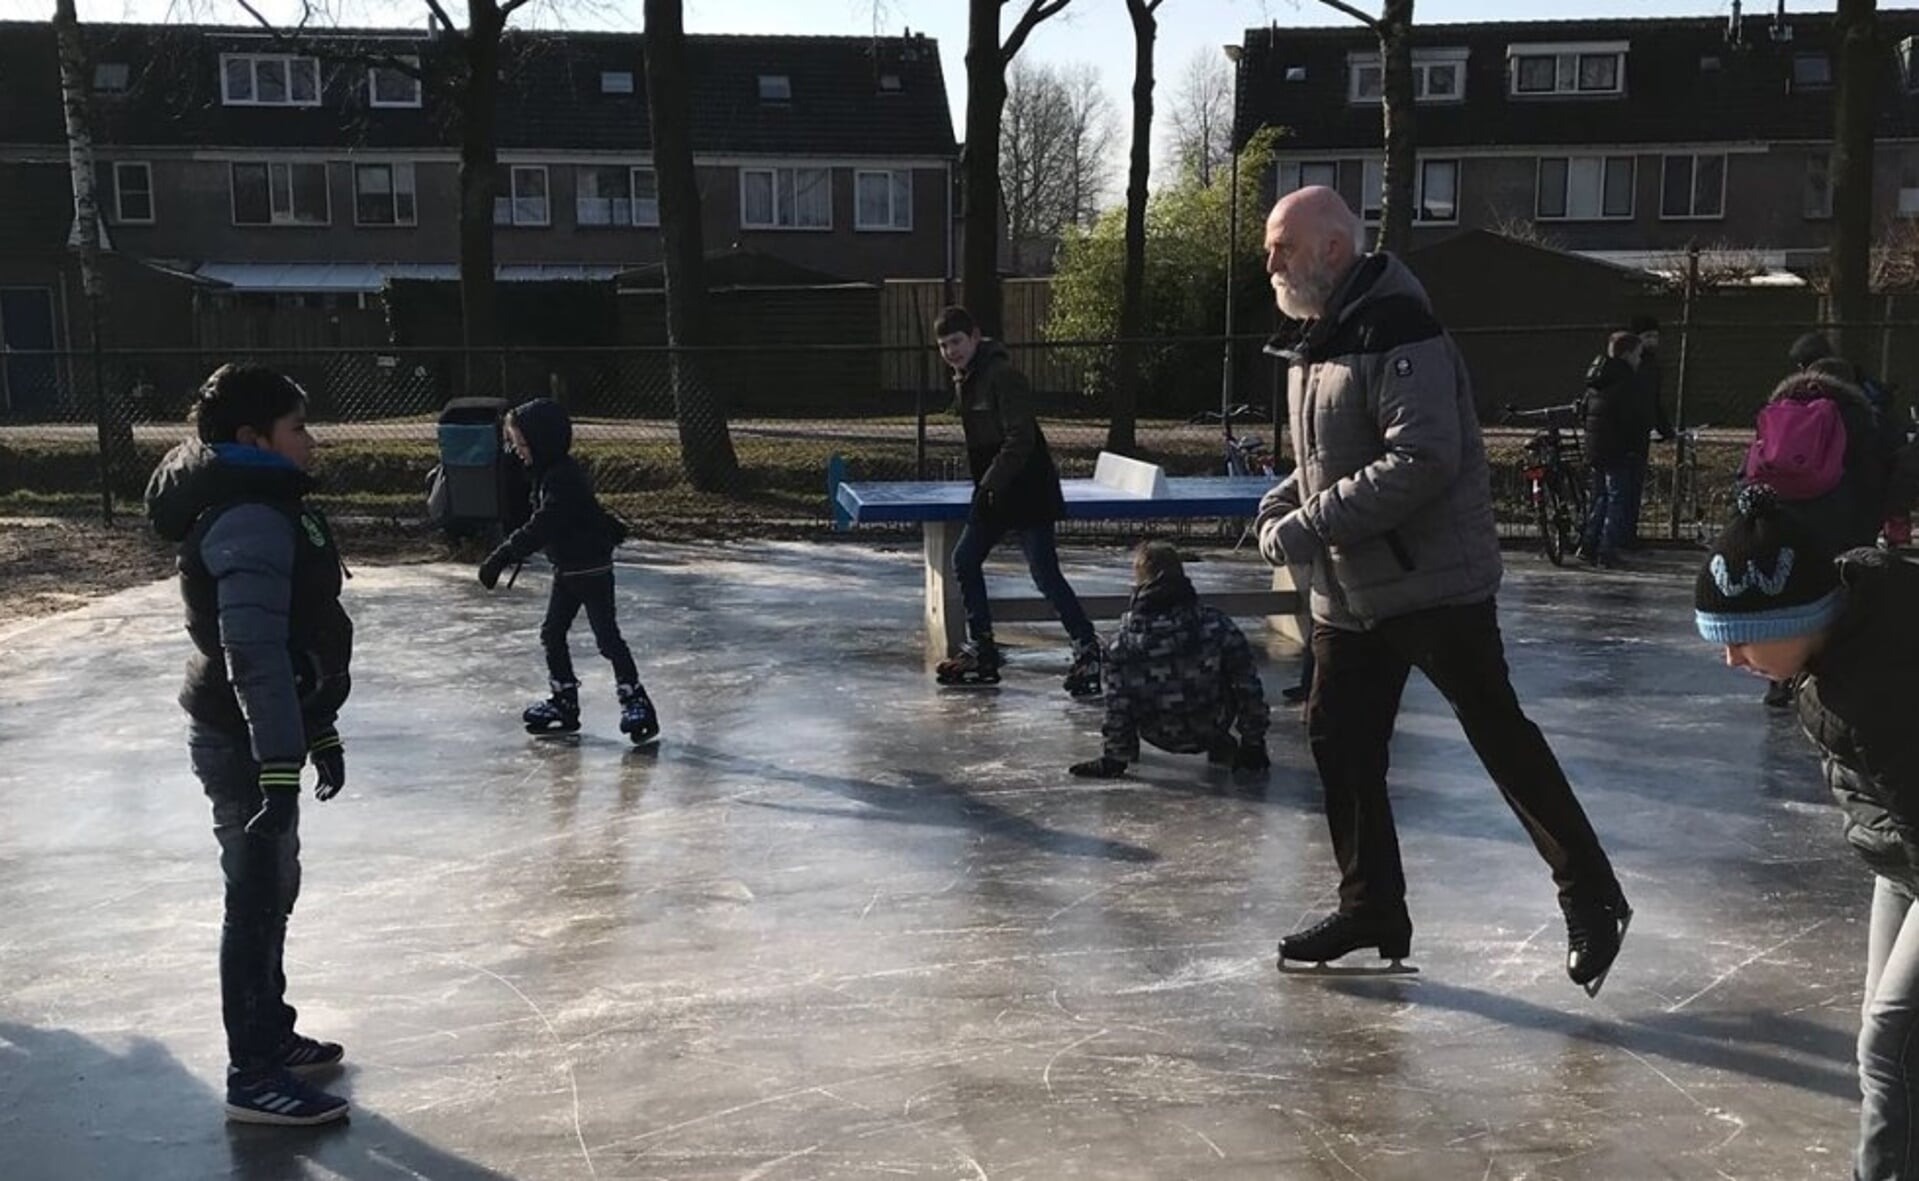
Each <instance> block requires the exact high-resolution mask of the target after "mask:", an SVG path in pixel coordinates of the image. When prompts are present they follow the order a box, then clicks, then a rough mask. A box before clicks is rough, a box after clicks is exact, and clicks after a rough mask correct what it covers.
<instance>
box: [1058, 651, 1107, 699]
mask: <svg viewBox="0 0 1919 1181" xmlns="http://www.w3.org/2000/svg"><path fill="white" fill-rule="evenodd" d="M1103 658H1104V653H1102V652H1101V650H1100V646H1099V641H1098V640H1096V639H1095V640H1086V641H1084V642H1075V643H1074V644H1073V667H1071V668H1069V669H1067V670H1066V691H1067V692H1068V693H1070V694H1072V695H1073V696H1074V697H1098V696H1099V695H1100V677H1099V674H1100V664H1101V663H1102V660H1103Z"/></svg>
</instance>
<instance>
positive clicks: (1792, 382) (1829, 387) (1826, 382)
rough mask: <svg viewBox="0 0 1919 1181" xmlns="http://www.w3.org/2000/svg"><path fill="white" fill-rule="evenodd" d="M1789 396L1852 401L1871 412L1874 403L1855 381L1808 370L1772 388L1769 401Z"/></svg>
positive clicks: (1857, 406) (1853, 403) (1852, 403)
mask: <svg viewBox="0 0 1919 1181" xmlns="http://www.w3.org/2000/svg"><path fill="white" fill-rule="evenodd" d="M1789 397H1800V398H1805V397H1824V398H1831V399H1833V400H1834V401H1836V402H1839V403H1841V404H1846V403H1850V404H1851V405H1852V406H1854V407H1856V408H1857V409H1859V410H1862V411H1865V412H1867V413H1871V411H1872V403H1871V402H1869V401H1867V400H1866V393H1865V391H1864V390H1862V389H1860V388H1859V387H1858V386H1856V385H1854V384H1853V383H1851V382H1849V381H1846V380H1845V379H1844V378H1841V377H1839V376H1837V375H1836V374H1832V373H1820V372H1818V371H1815V370H1810V369H1809V370H1806V371H1805V372H1803V373H1794V374H1791V375H1789V376H1788V377H1786V379H1785V380H1783V381H1781V382H1780V383H1779V384H1778V385H1776V386H1774V387H1773V389H1772V397H1770V398H1768V399H1766V401H1767V402H1768V403H1771V402H1777V401H1779V400H1781V399H1783V398H1789Z"/></svg>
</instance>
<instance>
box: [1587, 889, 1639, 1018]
mask: <svg viewBox="0 0 1919 1181" xmlns="http://www.w3.org/2000/svg"><path fill="white" fill-rule="evenodd" d="M1631 929H1632V908H1631V907H1630V906H1629V907H1627V908H1626V913H1625V914H1623V915H1621V916H1620V918H1619V951H1616V952H1614V953H1613V957H1612V963H1610V964H1607V965H1606V970H1605V971H1604V972H1601V973H1600V974H1599V975H1597V976H1594V977H1593V978H1592V979H1591V980H1588V981H1586V983H1584V984H1582V985H1580V986H1579V987H1581V988H1583V989H1585V990H1586V995H1587V997H1589V998H1590V997H1596V996H1598V995H1599V990H1600V989H1602V988H1604V987H1605V986H1606V977H1608V976H1610V975H1612V970H1613V968H1615V967H1616V966H1618V964H1619V956H1620V953H1621V952H1624V951H1625V950H1626V932H1627V931H1629V930H1631Z"/></svg>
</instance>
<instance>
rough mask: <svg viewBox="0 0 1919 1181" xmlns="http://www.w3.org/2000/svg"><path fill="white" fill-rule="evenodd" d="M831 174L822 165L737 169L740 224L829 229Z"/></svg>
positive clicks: (756, 227) (754, 227) (764, 227)
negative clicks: (818, 166) (738, 170)
mask: <svg viewBox="0 0 1919 1181" xmlns="http://www.w3.org/2000/svg"><path fill="white" fill-rule="evenodd" d="M832 178H833V174H832V172H831V171H830V170H829V169H825V168H742V169H740V227H741V228H742V229H748V230H825V229H831V228H832V226H833V199H832V198H833V188H832Z"/></svg>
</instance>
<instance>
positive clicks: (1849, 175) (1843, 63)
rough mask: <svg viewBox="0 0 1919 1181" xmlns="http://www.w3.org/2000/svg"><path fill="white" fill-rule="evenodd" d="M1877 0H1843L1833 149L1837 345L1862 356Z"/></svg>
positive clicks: (1868, 299) (1868, 310)
mask: <svg viewBox="0 0 1919 1181" xmlns="http://www.w3.org/2000/svg"><path fill="white" fill-rule="evenodd" d="M1876 8H1877V6H1876V4H1875V0H1839V14H1838V17H1837V19H1836V20H1835V22H1834V33H1835V35H1836V37H1837V39H1838V42H1839V87H1838V95H1837V101H1836V102H1835V103H1834V107H1835V115H1834V124H1835V125H1834V128H1833V149H1832V169H1831V171H1832V218H1833V221H1832V252H1831V261H1830V273H1831V282H1832V319H1833V322H1834V328H1835V331H1834V333H1833V336H1834V339H1833V347H1834V348H1836V349H1838V350H1839V351H1840V352H1841V353H1844V354H1847V355H1849V356H1854V358H1855V359H1857V360H1863V359H1864V357H1863V354H1864V353H1865V350H1866V347H1867V345H1868V344H1869V340H1868V334H1867V332H1866V330H1865V329H1864V327H1863V325H1864V324H1866V323H1867V322H1868V321H1869V320H1871V319H1872V285H1871V275H1870V268H1871V262H1872V257H1871V256H1872V150H1873V130H1874V124H1875V123H1876V122H1877V121H1878V114H1879V109H1878V108H1879V102H1878V99H1879V94H1878V88H1879V58H1878V54H1877V50H1876V46H1877V42H1878V18H1877V11H1876Z"/></svg>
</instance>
